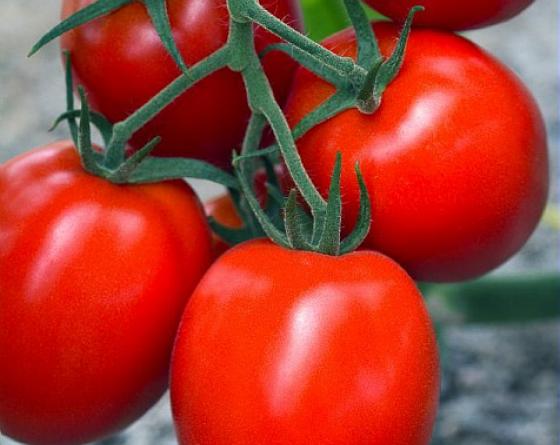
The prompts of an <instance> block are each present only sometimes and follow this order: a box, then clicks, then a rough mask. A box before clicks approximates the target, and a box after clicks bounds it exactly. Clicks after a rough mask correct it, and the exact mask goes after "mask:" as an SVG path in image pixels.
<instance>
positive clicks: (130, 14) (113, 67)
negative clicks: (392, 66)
mask: <svg viewBox="0 0 560 445" xmlns="http://www.w3.org/2000/svg"><path fill="white" fill-rule="evenodd" d="M92 1H93V0H64V2H63V12H62V15H63V17H66V16H68V15H69V14H70V13H73V12H76V11H78V10H79V9H81V8H83V7H84V6H87V5H88V4H90V3H92ZM262 4H263V6H265V7H266V8H268V9H269V10H270V11H271V12H273V13H274V14H276V15H277V16H278V17H281V18H282V19H283V20H285V21H286V22H287V23H290V24H292V25H294V27H296V28H300V26H301V19H300V10H299V2H298V1H297V0H265V1H263V2H262ZM168 12H169V18H170V22H171V25H172V30H173V35H174V37H175V40H176V42H177V46H178V48H179V51H180V52H181V54H182V56H183V58H184V60H185V62H186V63H187V65H189V66H191V65H193V64H195V63H196V62H198V61H200V60H202V59H203V58H205V57H206V56H209V55H210V54H211V53H212V52H214V51H216V50H217V49H219V48H221V47H222V46H223V45H224V44H225V43H226V39H227V33H228V19H229V16H228V11H227V8H226V2H225V0H176V1H170V2H168ZM277 41H278V39H277V38H276V37H275V36H273V35H272V34H269V33H267V32H264V31H263V29H262V28H259V29H257V31H256V46H257V49H258V50H259V51H260V50H262V49H264V48H265V47H266V46H267V45H269V44H270V43H273V42H277ZM61 42H62V48H63V49H65V50H69V51H70V52H71V54H72V63H73V68H74V70H73V71H74V75H75V78H76V79H75V81H76V83H77V84H80V85H83V86H84V87H85V89H86V92H87V93H88V99H89V100H90V101H91V104H92V106H93V108H95V109H96V110H98V111H100V112H102V113H103V114H104V115H106V116H107V118H109V120H110V121H112V122H116V121H119V120H122V119H124V118H126V117H127V116H128V115H130V114H131V113H132V112H134V111H135V110H136V109H138V108H139V107H140V106H142V105H143V104H144V103H146V102H147V101H148V100H149V99H150V98H151V97H152V96H154V95H155V94H156V93H157V92H158V91H160V90H161V89H162V88H164V87H165V86H166V85H167V84H169V83H170V82H171V81H173V80H174V79H175V78H176V77H177V76H178V75H179V74H180V72H179V69H178V68H177V66H176V65H175V62H174V61H173V60H172V59H171V57H170V56H169V55H168V54H167V52H166V51H165V49H164V47H163V45H162V43H161V41H160V39H159V37H158V35H157V33H156V31H155V29H154V27H153V25H152V23H151V21H150V18H149V16H148V13H147V12H146V10H145V8H144V6H143V5H142V4H141V3H140V2H133V3H131V4H130V5H127V6H124V7H122V8H121V9H119V10H118V11H116V12H114V13H112V14H110V15H109V16H107V17H105V18H101V19H98V20H95V21H93V22H91V23H88V24H86V25H83V26H81V27H79V28H78V29H76V30H73V31H71V32H69V33H67V34H65V35H64V36H63V37H62V41H61ZM263 63H264V66H265V71H266V73H267V75H268V76H269V79H270V81H271V84H272V87H273V90H274V91H275V93H276V97H277V98H278V100H279V101H280V102H281V103H284V101H285V99H286V96H287V94H288V89H289V87H290V85H291V82H292V77H293V72H294V69H295V67H296V65H295V63H294V62H293V61H292V60H291V59H290V58H289V57H288V56H286V55H283V54H280V53H278V52H277V53H270V54H269V55H267V56H266V57H265V58H264V59H263ZM248 118H249V108H248V106H247V100H246V93H245V89H244V86H243V82H242V80H241V76H240V75H239V74H238V73H233V72H231V71H229V70H226V69H223V70H221V71H219V72H217V73H215V74H213V75H212V76H209V77H208V78H206V79H204V80H202V81H201V82H199V83H198V84H197V85H196V86H194V87H193V88H191V89H190V90H188V91H187V92H185V93H184V94H183V95H182V96H180V97H179V98H178V99H177V100H176V101H175V102H173V103H172V104H171V105H169V106H168V107H167V108H166V109H164V110H163V111H162V112H161V113H160V114H159V115H158V116H157V117H156V118H155V119H153V120H152V121H151V122H150V123H149V124H148V125H147V126H146V127H144V128H142V129H141V130H140V131H139V132H138V133H137V134H136V135H135V137H134V138H133V139H132V141H131V145H132V146H133V147H134V148H140V147H141V146H143V145H144V144H145V143H147V142H148V141H149V140H151V139H152V138H153V137H154V136H157V135H159V136H161V137H162V141H161V143H160V144H159V145H158V147H157V148H156V150H155V154H157V155H162V156H185V157H193V158H199V159H204V160H207V161H210V162H212V163H214V164H216V165H218V166H221V167H227V168H229V167H230V164H231V156H232V152H233V150H234V149H237V148H239V146H240V143H241V141H242V139H243V134H244V132H245V128H246V125H247V120H248Z"/></svg>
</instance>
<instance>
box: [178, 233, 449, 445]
mask: <svg viewBox="0 0 560 445" xmlns="http://www.w3.org/2000/svg"><path fill="white" fill-rule="evenodd" d="M224 283H226V284H225V285H224ZM438 382H439V371H438V357H437V348H436V343H435V340H434V335H433V332H432V327H431V324H430V319H429V316H428V314H427V312H426V309H425V307H424V304H423V301H422V298H421V295H420V294H419V292H418V290H417V289H416V287H415V284H414V282H413V281H412V280H411V279H410V277H409V276H408V275H407V274H406V273H405V272H404V271H403V270H402V269H401V268H400V267H399V266H398V265H397V264H396V263H394V262H393V261H392V260H390V259H389V258H387V257H385V256H383V255H381V254H378V253H375V252H369V251H368V252H366V251H363V252H354V253H351V254H348V255H344V256H341V257H331V256H327V255H321V254H317V253H310V252H303V251H292V250H286V249H284V248H281V247H278V246H276V245H274V244H272V243H271V242H269V241H264V240H255V241H250V242H248V243H245V244H241V245H239V246H237V247H235V248H233V249H231V250H229V251H228V252H226V253H225V254H224V255H222V256H221V257H220V258H219V259H218V260H217V262H215V263H214V265H213V266H212V267H211V268H210V270H209V271H208V273H207V274H206V275H205V276H204V278H203V279H202V281H201V282H200V284H199V286H198V287H197V289H196V290H195V292H194V294H193V296H192V298H191V300H190V301H189V303H188V304H187V308H186V310H185V313H184V315H183V319H182V321H181V327H180V329H179V333H178V337H177V340H176V343H175V349H174V352H173V359H172V370H171V399H172V407H173V414H174V418H175V425H176V429H177V432H178V438H179V443H181V444H195V443H196V444H198V445H222V444H224V445H225V444H227V445H246V444H253V445H259V444H263V445H264V444H266V445H274V444H290V445H301V444H304V445H309V444H321V445H329V444H333V445H334V444H337V445H338V444H345V445H368V444H372V445H379V444H391V445H425V444H427V443H428V442H429V438H430V433H431V430H432V425H433V421H434V418H435V414H436V410H437V400H438V392H439V383H438Z"/></svg>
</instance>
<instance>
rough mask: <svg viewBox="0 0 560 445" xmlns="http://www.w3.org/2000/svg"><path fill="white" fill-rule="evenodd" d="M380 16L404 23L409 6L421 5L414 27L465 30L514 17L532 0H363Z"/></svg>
mask: <svg viewBox="0 0 560 445" xmlns="http://www.w3.org/2000/svg"><path fill="white" fill-rule="evenodd" d="M365 2H366V3H368V4H369V5H370V6H371V7H372V8H374V9H375V10H377V11H379V12H380V13H381V14H383V15H385V16H387V17H390V18H391V19H393V20H396V21H398V22H404V20H405V19H406V16H407V15H408V12H409V11H410V9H411V8H412V7H413V6H417V5H420V6H424V8H425V11H423V12H418V13H417V14H416V16H415V18H414V26H427V27H433V28H442V29H449V30H465V29H473V28H482V27H485V26H490V25H494V24H496V23H500V22H503V21H506V20H509V19H511V18H512V17H515V16H516V15H517V14H519V13H520V12H522V11H523V10H525V9H526V8H527V7H529V6H530V5H532V4H533V2H534V0H452V1H450V0H365Z"/></svg>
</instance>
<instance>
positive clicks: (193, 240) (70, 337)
mask: <svg viewBox="0 0 560 445" xmlns="http://www.w3.org/2000/svg"><path fill="white" fill-rule="evenodd" d="M209 263H210V234H209V230H208V227H207V225H206V221H205V218H204V214H203V212H202V209H201V206H200V204H199V202H198V199H197V198H196V196H195V194H194V193H193V191H192V190H191V189H190V188H189V187H188V186H187V185H186V184H184V183H182V182H179V181H177V182H168V183H161V184H151V185H140V186H117V185H113V184H110V183H108V182H106V181H105V180H103V179H100V178H97V177H94V176H92V175H90V174H88V173H85V172H84V171H83V170H82V168H81V166H80V163H79V158H78V156H77V154H76V153H75V150H74V148H73V147H72V145H71V143H70V142H59V143H54V144H50V145H47V146H44V147H41V148H38V149H36V150H34V151H31V152H29V153H27V154H24V155H22V156H19V157H17V158H14V159H13V160H11V161H8V162H7V163H6V164H4V165H2V166H0V288H1V289H2V292H1V293H0V327H1V329H0V363H2V366H0V430H1V431H2V433H4V434H6V435H8V436H10V437H13V438H15V439H16V440H19V441H23V442H25V443H29V444H40V445H50V444H52V445H68V444H78V443H84V442H89V441H92V440H95V439H98V438H100V437H103V436H105V435H108V434H111V433H114V432H116V431H117V430H119V429H121V428H123V427H125V426H126V425H128V424H129V423H130V422H132V421H134V420H136V419H137V418H138V417H139V416H140V415H142V414H143V413H144V412H145V411H146V410H147V409H148V408H149V407H150V406H151V405H152V404H153V403H155V402H156V401H157V400H158V399H159V397H160V396H161V395H162V394H163V392H164V390H165V389H166V387H167V382H168V370H169V359H170V354H171V349H172V344H173V340H174V337H175V333H176V329H177V326H178V323H179V320H180V316H181V313H182V310H183V308H184V305H185V303H186V301H187V299H188V297H189V296H190V293H191V292H192V290H193V289H194V287H195V286H196V284H197V283H198V281H199V279H200V277H201V276H202V274H203V273H204V272H205V270H206V268H207V267H208V266H209Z"/></svg>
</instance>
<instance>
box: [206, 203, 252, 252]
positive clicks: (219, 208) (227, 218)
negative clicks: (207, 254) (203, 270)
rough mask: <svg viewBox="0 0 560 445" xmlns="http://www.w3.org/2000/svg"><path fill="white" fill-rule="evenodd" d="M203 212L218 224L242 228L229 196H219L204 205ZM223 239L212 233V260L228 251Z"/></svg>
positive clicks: (227, 245)
mask: <svg viewBox="0 0 560 445" xmlns="http://www.w3.org/2000/svg"><path fill="white" fill-rule="evenodd" d="M204 212H205V213H206V215H208V216H212V217H213V218H214V219H215V220H216V221H217V222H219V223H220V224H222V225H224V226H226V227H228V228H231V229H240V228H241V227H243V222H242V221H241V218H240V217H239V214H238V213H237V210H236V209H235V206H234V205H233V201H232V200H231V197H230V196H229V195H227V194H226V195H220V196H218V197H216V198H214V199H211V200H209V201H207V202H205V203H204ZM229 247H230V246H229V244H227V243H226V242H225V241H224V240H223V239H221V238H220V237H219V236H218V235H217V234H215V233H212V256H213V258H214V259H216V258H218V257H219V256H220V255H222V254H223V253H224V252H225V251H226V250H228V249H229Z"/></svg>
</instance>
